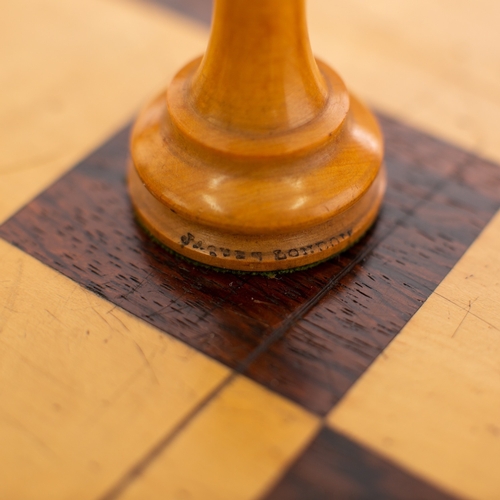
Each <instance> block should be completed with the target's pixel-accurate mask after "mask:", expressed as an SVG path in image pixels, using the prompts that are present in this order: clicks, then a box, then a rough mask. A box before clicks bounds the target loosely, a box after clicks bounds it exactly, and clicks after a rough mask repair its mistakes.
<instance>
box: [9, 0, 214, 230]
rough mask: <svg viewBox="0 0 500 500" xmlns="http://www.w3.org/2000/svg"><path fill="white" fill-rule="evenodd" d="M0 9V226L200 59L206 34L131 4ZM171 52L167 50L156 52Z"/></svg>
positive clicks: (26, 1) (93, 0) (71, 0)
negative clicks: (190, 61) (176, 74)
mask: <svg viewBox="0 0 500 500" xmlns="http://www.w3.org/2000/svg"><path fill="white" fill-rule="evenodd" d="M0 6H1V9H2V13H3V14H2V16H1V19H0V46H2V47H4V50H2V52H1V54H0V63H1V67H2V76H1V81H2V84H1V85H2V89H3V92H2V95H1V96H0V109H1V110H2V112H1V113H0V129H1V131H2V155H1V158H0V179H1V181H0V221H3V220H5V219H6V218H8V217H9V216H10V215H12V214H13V213H15V212H16V211H17V210H18V209H19V208H21V207H22V206H23V205H24V204H25V203H27V202H29V201H30V200H31V199H32V198H33V197H34V196H36V195H37V194H38V193H40V192H41V191H42V190H43V189H45V188H46V187H47V186H49V185H50V184H51V183H52V182H54V181H55V180H56V179H57V178H59V176H60V175H62V173H64V172H65V171H67V170H68V169H70V168H71V167H73V166H74V165H75V163H76V162H77V161H79V160H80V159H81V158H82V157H84V156H85V155H87V154H88V153H89V152H90V151H92V150H93V149H94V148H96V147H97V146H98V145H99V143H100V142H101V141H102V140H103V139H104V138H105V137H107V136H109V135H111V134H113V133H114V132H115V131H116V130H117V129H118V128H119V127H121V126H123V124H124V123H125V122H126V121H127V120H129V119H130V117H131V116H132V115H133V114H134V113H135V112H136V110H137V108H138V106H139V105H140V104H141V103H142V102H143V101H144V99H145V98H146V97H147V96H148V95H151V94H152V93H154V92H156V91H157V89H158V88H160V87H161V86H162V85H165V84H166V82H168V81H169V80H170V79H171V77H172V76H173V74H174V71H175V70H176V69H177V68H178V67H180V66H181V65H182V63H183V62H184V61H185V60H186V59H189V58H192V57H195V56H197V55H199V54H200V53H201V52H203V50H204V47H205V45H206V38H207V34H206V31H205V30H204V29H202V28H200V27H199V26H197V25H195V23H192V22H189V21H188V20H187V19H185V18H181V17H180V16H177V17H175V16H174V15H173V14H172V15H170V16H163V15H158V9H152V8H145V7H144V6H143V5H142V4H141V5H138V4H136V3H134V2H102V1H99V0H88V1H86V2H84V3H82V2H80V1H78V0H68V1H64V2H60V1H59V0H43V1H41V2H32V1H30V0H19V1H16V2H11V1H9V0H2V1H0ZM161 12H162V13H163V9H162V11H161ZM89 26H92V28H91V29H90V28H89ZM130 26H133V27H134V28H133V30H132V29H130ZM171 46H175V47H176V50H171V51H169V50H165V49H164V48H165V47H171Z"/></svg>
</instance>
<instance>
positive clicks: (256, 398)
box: [103, 377, 320, 500]
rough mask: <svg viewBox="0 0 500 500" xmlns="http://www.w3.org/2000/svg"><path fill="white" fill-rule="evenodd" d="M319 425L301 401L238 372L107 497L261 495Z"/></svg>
mask: <svg viewBox="0 0 500 500" xmlns="http://www.w3.org/2000/svg"><path fill="white" fill-rule="evenodd" d="M319 425H320V422H319V419H317V418H315V417H314V416H312V415H310V414H308V413H307V412H306V411H304V410H303V409H302V408H300V407H298V406H296V405H294V404H292V403H290V402H289V401H286V400H285V399H283V398H280V397H278V396H276V395H275V394H273V393H272V392H270V391H268V390H266V389H264V388H262V387H261V386H259V385H258V384H255V383H254V382H252V381H250V380H248V379H246V378H244V377H238V378H236V379H235V380H234V381H233V383H232V384H231V385H229V386H228V387H227V388H226V389H225V390H224V391H222V392H221V393H220V394H219V395H218V396H217V397H216V398H214V399H213V400H212V401H211V402H210V403H209V405H207V406H206V407H205V408H204V410H203V411H202V412H200V413H199V414H198V415H197V416H196V417H195V418H194V419H193V420H192V421H191V423H190V425H189V426H188V427H187V428H186V429H185V430H184V432H183V433H182V434H180V435H179V436H178V437H177V439H175V440H174V441H173V442H172V443H170V445H169V446H168V447H167V448H166V449H165V450H163V453H161V454H159V456H157V457H156V460H155V461H154V462H153V463H151V464H149V467H147V469H146V470H144V471H141V473H140V474H137V475H135V476H133V477H130V478H126V479H128V481H125V483H123V484H121V485H119V486H122V488H120V487H119V488H117V489H115V490H114V491H112V492H110V494H109V495H107V496H106V497H105V499H106V500H112V499H115V498H116V499H120V500H132V499H137V500H139V499H144V498H147V499H151V500H156V499H158V500H160V499H166V498H168V499H170V498H172V499H173V498H181V499H182V498H189V499H193V500H252V499H257V498H260V497H261V496H262V494H263V493H265V491H266V490H268V489H269V487H270V486H271V485H272V484H273V483H274V482H275V481H276V480H277V479H278V478H279V476H280V474H281V473H282V471H283V469H285V468H286V467H288V465H289V464H290V462H291V461H292V460H293V459H294V457H295V456H297V455H298V454H300V453H301V451H302V450H303V449H304V448H305V447H306V446H307V444H308V443H309V441H310V440H311V439H312V438H313V437H314V435H315V433H316V432H317V429H318V427H319ZM103 500H104V499H103Z"/></svg>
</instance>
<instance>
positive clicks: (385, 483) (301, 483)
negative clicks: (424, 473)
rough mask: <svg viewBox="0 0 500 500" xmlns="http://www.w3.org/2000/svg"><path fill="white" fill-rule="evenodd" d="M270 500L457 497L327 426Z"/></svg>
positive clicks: (439, 499) (431, 499) (428, 499)
mask: <svg viewBox="0 0 500 500" xmlns="http://www.w3.org/2000/svg"><path fill="white" fill-rule="evenodd" d="M265 498H266V500H304V499H307V500H331V499H333V498H343V499H344V498H345V499H347V498H352V499H360V500H361V499H362V500H378V499H382V498H383V499H384V500H422V499H424V498H425V500H451V499H452V498H454V497H452V496H451V495H448V494H447V493H444V492H442V491H439V490H438V489H436V488H434V487H432V486H430V485H428V484H426V483H423V482H422V481H421V480H420V479H419V478H417V477H415V476H412V475H411V474H409V473H408V472H405V471H404V470H402V469H400V468H399V467H397V466H396V465H394V464H393V463H391V462H389V461H387V460H385V459H383V458H382V457H380V456H378V455H377V454H375V453H372V452H370V451H368V450H367V449H366V448H363V447H361V446H359V445H358V444H356V443H355V442H353V441H350V440H349V439H347V438H346V437H344V436H343V435H342V434H339V433H337V432H335V431H332V430H330V429H323V430H322V431H321V432H320V433H319V435H318V436H317V438H316V439H315V440H314V441H313V442H312V443H311V445H310V446H309V447H308V448H307V450H305V451H304V452H303V453H302V455H301V456H300V458H299V459H298V460H297V461H296V462H295V463H294V464H293V465H292V466H291V467H290V468H289V469H288V471H287V472H286V474H285V476H284V477H283V478H282V480H281V481H280V482H279V483H278V484H277V485H276V486H275V487H274V488H273V490H272V491H271V492H270V493H269V494H268V495H267V496H266V497H265Z"/></svg>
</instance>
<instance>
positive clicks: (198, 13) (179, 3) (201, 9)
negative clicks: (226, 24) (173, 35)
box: [141, 0, 213, 24]
mask: <svg viewBox="0 0 500 500" xmlns="http://www.w3.org/2000/svg"><path fill="white" fill-rule="evenodd" d="M141 1H142V2H149V3H153V4H156V5H160V6H162V7H168V8H169V9H174V10H177V11H178V12H180V13H181V14H185V15H187V16H190V17H192V18H193V19H196V20H197V21H201V22H202V23H205V24H209V23H210V20H211V18H212V3H213V2H212V0H141Z"/></svg>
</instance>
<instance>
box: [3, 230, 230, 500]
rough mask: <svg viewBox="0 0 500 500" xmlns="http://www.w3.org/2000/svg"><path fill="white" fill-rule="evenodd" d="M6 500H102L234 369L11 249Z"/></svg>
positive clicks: (7, 258) (6, 259) (7, 262)
mask: <svg viewBox="0 0 500 500" xmlns="http://www.w3.org/2000/svg"><path fill="white" fill-rule="evenodd" d="M0 262H1V263H2V278H1V280H0V304H1V310H2V315H1V318H0V330H1V333H2V334H1V337H0V463H1V464H2V467H1V468H0V497H1V498H2V499H9V500H10V499H12V500H14V499H16V500H17V499H46V498H47V499H49V498H50V499H52V500H63V499H68V498H71V499H75V500H87V499H88V500H90V499H95V498H97V497H99V496H100V495H102V494H103V493H104V492H105V491H107V490H108V489H109V488H110V487H111V486H112V485H113V484H114V483H115V482H116V481H118V480H119V478H121V477H122V476H123V475H124V474H126V473H127V472H128V470H129V469H130V468H131V467H132V466H133V465H135V463H136V461H137V460H138V457H141V456H142V455H144V454H146V453H148V452H149V451H150V449H151V448H152V447H154V446H155V445H156V443H157V442H158V441H159V440H161V439H164V438H165V436H169V435H170V434H172V433H173V432H174V431H175V430H176V428H177V427H178V426H179V425H180V424H181V423H182V422H183V421H184V420H185V419H186V418H188V416H189V415H190V413H192V412H194V411H195V410H196V408H197V407H198V406H199V405H200V404H201V403H202V402H203V400H204V399H207V398H209V397H210V395H211V393H212V392H214V391H215V390H216V389H217V388H218V386H220V385H221V384H223V382H224V381H225V380H226V379H227V378H228V377H229V371H228V370H227V369H226V368H224V367H223V366H221V365H220V364H218V363H216V362H214V361H213V360H210V359H207V358H206V357H205V356H203V355H201V354H200V353H197V352H195V351H194V350H193V349H191V348H189V347H188V346H186V345H185V344H183V343H181V342H179V341H177V340H174V339H172V338H171V337H169V336H167V335H164V334H162V333H161V332H159V331H158V330H157V329H155V328H153V327H151V326H150V325H148V324H146V323H145V322H143V321H141V320H138V319H137V318H135V317H133V316H132V315H130V314H129V313H127V312H125V311H123V310H122V309H120V308H119V307H116V306H113V304H110V303H109V302H108V301H106V300H103V299H101V298H99V297H97V296H96V295H95V294H94V293H90V292H88V291H87V290H85V289H83V288H82V287H81V286H79V285H78V284H77V283H75V282H74V281H71V280H69V279H68V278H65V277H64V276H62V275H61V274H60V273H58V272H57V271H54V270H53V269H50V268H48V267H47V266H45V265H43V264H42V263H40V262H39V261H37V260H36V259H33V258H32V257H30V256H29V255H27V254H25V253H24V252H21V251H20V250H18V249H17V248H14V247H12V246H11V245H9V244H8V243H6V242H5V241H3V240H0Z"/></svg>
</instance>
